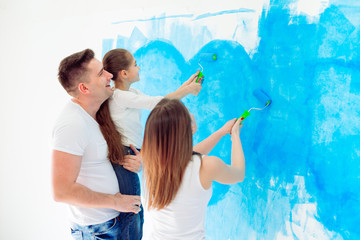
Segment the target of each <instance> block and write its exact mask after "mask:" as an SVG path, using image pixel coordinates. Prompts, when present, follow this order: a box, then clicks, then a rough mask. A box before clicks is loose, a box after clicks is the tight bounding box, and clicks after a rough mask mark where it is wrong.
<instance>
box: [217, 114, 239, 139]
mask: <svg viewBox="0 0 360 240" xmlns="http://www.w3.org/2000/svg"><path fill="white" fill-rule="evenodd" d="M235 122H236V118H234V119H231V120H229V121H227V122H226V123H225V124H224V126H222V127H221V128H220V129H219V130H218V131H219V132H220V133H221V134H222V136H225V135H226V134H228V133H229V134H230V133H231V129H232V127H233V126H234V124H235Z"/></svg>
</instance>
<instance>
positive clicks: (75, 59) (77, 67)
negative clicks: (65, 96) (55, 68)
mask: <svg viewBox="0 0 360 240" xmlns="http://www.w3.org/2000/svg"><path fill="white" fill-rule="evenodd" d="M94 56H95V54H94V51H93V50H91V49H85V50H83V51H81V52H77V53H74V54H72V55H70V56H68V57H66V58H64V59H63V60H62V61H61V62H60V66H59V73H58V79H59V82H60V83H61V85H62V86H63V88H64V89H65V90H66V91H67V92H68V93H69V94H70V93H71V92H73V91H75V90H76V86H77V84H78V83H79V82H81V81H83V79H84V77H85V76H84V75H85V73H86V71H87V64H88V63H89V62H90V61H91V60H92V59H93V58H94Z"/></svg>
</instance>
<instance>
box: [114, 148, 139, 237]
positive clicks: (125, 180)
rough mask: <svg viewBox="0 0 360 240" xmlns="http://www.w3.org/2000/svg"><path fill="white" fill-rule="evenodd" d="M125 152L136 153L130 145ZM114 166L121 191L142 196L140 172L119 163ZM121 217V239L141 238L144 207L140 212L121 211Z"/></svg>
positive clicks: (127, 153) (128, 153)
mask: <svg viewBox="0 0 360 240" xmlns="http://www.w3.org/2000/svg"><path fill="white" fill-rule="evenodd" d="M139 151H140V150H139ZM125 154H126V155H135V153H134V152H133V150H132V149H131V148H129V147H125ZM113 168H114V171H115V173H116V177H117V179H118V182H119V188H120V193H121V194H125V195H138V196H140V179H139V176H138V174H137V173H134V172H131V171H129V170H127V169H125V168H123V166H122V165H119V164H113ZM119 217H120V220H121V239H124V240H140V239H141V238H142V229H143V223H144V211H143V207H142V206H141V211H140V212H139V213H138V214H135V213H125V212H121V213H120V215H119Z"/></svg>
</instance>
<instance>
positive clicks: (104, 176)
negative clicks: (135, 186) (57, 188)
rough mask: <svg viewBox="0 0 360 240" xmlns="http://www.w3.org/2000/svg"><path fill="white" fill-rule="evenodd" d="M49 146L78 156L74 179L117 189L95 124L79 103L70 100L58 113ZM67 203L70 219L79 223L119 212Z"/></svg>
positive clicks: (102, 188)
mask: <svg viewBox="0 0 360 240" xmlns="http://www.w3.org/2000/svg"><path fill="white" fill-rule="evenodd" d="M53 149H54V150H58V151H62V152H66V153H70V154H73V155H77V156H82V161H81V167H80V171H79V176H78V178H77V180H76V182H77V183H79V184H82V185H84V186H86V187H88V188H89V189H91V190H93V191H95V192H100V193H106V194H116V193H118V192H119V185H118V182H117V178H116V175H115V172H114V170H113V167H112V165H111V163H110V161H109V159H108V158H107V153H108V150H107V143H106V141H105V139H104V137H103V135H102V133H101V131H100V127H99V124H98V123H97V122H96V121H95V119H94V118H92V117H91V116H90V115H89V114H88V113H87V112H86V111H85V110H84V109H83V108H82V107H81V106H80V105H79V104H77V103H74V102H72V101H70V102H69V103H68V104H67V105H66V106H65V108H64V109H63V111H62V112H61V114H60V116H59V117H58V119H57V121H56V123H55V126H54V129H53ZM69 161H70V160H69ZM69 207H70V221H72V222H74V223H77V224H80V225H93V224H99V223H103V222H106V221H108V220H110V219H112V218H115V217H116V216H118V215H119V212H118V211H116V210H114V209H109V208H83V207H78V206H73V205H69Z"/></svg>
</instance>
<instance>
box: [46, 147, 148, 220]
mask: <svg viewBox="0 0 360 240" xmlns="http://www.w3.org/2000/svg"><path fill="white" fill-rule="evenodd" d="M81 159H82V157H81V156H77V155H73V154H69V153H65V152H61V151H57V150H54V151H53V155H52V186H53V196H54V200H55V201H58V202H65V203H68V204H71V205H75V206H80V207H86V208H112V209H115V210H117V211H120V212H134V213H138V212H139V211H140V205H141V202H140V196H130V195H122V194H120V193H117V194H115V195H111V194H105V193H99V192H94V191H92V190H90V189H89V188H87V187H85V186H84V185H81V184H79V183H76V179H77V177H78V175H79V171H80V166H81Z"/></svg>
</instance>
